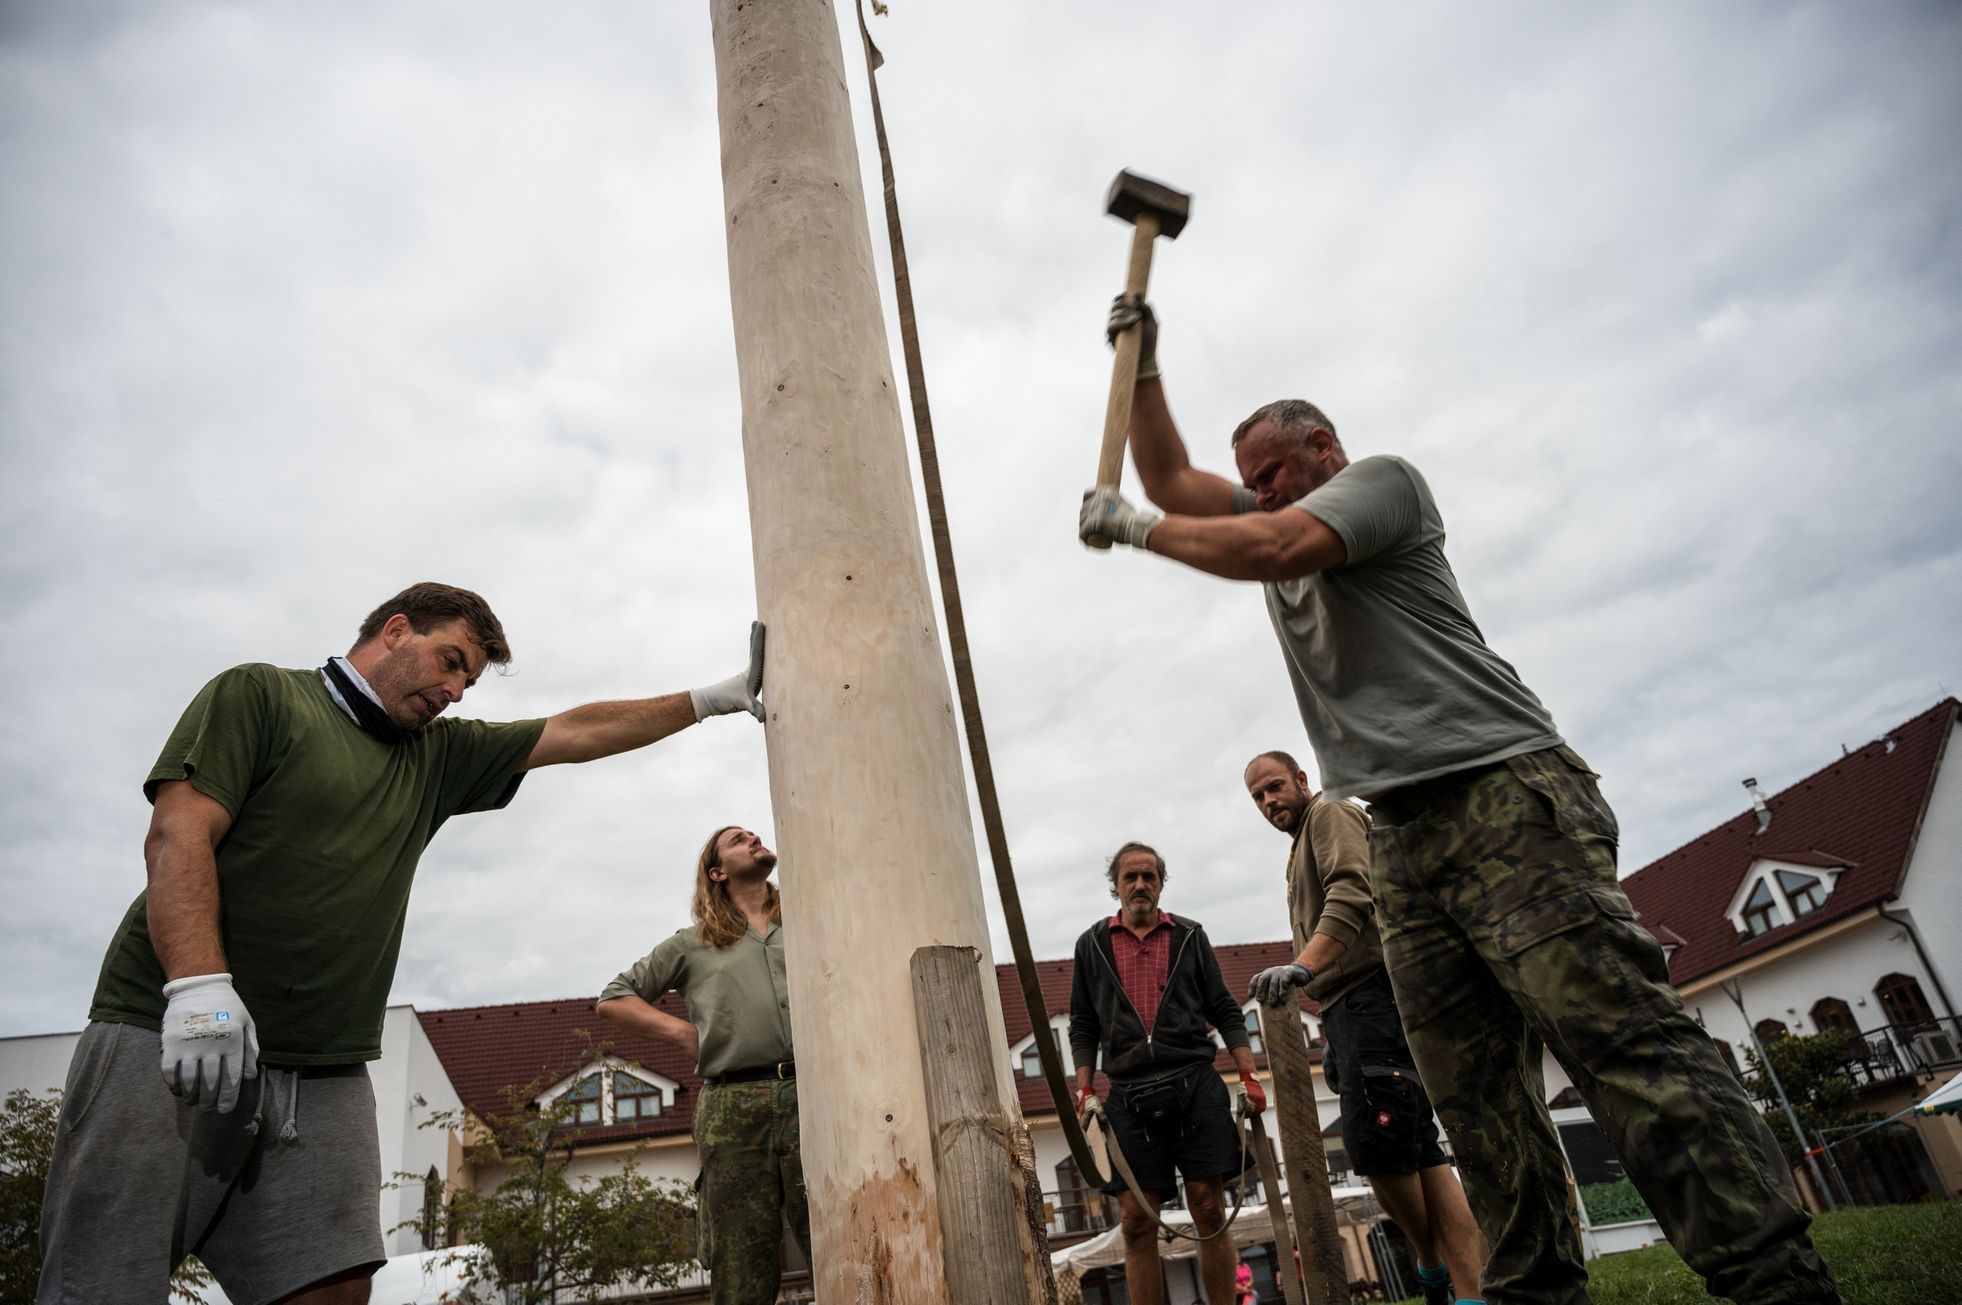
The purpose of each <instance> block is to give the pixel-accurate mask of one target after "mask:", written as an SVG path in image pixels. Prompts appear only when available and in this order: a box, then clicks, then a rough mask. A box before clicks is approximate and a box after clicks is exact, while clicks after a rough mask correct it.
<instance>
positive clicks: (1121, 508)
mask: <svg viewBox="0 0 1962 1305" xmlns="http://www.w3.org/2000/svg"><path fill="white" fill-rule="evenodd" d="M1163 520H1164V518H1163V517H1162V516H1160V515H1159V514H1158V513H1156V512H1149V511H1146V510H1145V509H1143V508H1135V507H1132V506H1131V505H1130V504H1129V503H1126V502H1125V501H1124V496H1123V495H1122V494H1120V493H1118V492H1117V487H1116V486H1115V485H1099V486H1097V488H1095V489H1086V490H1084V491H1083V511H1081V512H1079V513H1078V514H1077V518H1076V537H1077V538H1078V539H1081V540H1082V541H1083V542H1084V543H1086V544H1087V543H1089V542H1090V541H1091V539H1093V538H1096V539H1108V540H1109V541H1110V542H1111V543H1113V544H1129V545H1130V546H1131V547H1133V548H1143V547H1144V546H1145V541H1146V540H1147V539H1150V538H1151V531H1152V528H1153V527H1154V526H1156V525H1157V524H1158V523H1159V522H1160V521H1163Z"/></svg>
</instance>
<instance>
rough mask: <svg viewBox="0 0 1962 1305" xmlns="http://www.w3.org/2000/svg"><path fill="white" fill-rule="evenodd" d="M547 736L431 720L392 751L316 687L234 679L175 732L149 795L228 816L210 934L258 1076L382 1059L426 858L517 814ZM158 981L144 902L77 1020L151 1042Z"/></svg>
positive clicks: (260, 672)
mask: <svg viewBox="0 0 1962 1305" xmlns="http://www.w3.org/2000/svg"><path fill="white" fill-rule="evenodd" d="M544 729H545V722H544V721H542V720H531V721H520V722H517V723H515V724H498V723H493V722H490V721H481V720H457V719H454V718H451V717H441V718H439V719H437V720H433V721H431V722H430V723H429V724H428V725H426V726H425V727H423V728H422V729H421V730H419V731H417V732H416V734H415V737H413V738H411V739H409V740H408V741H406V742H403V743H394V744H390V743H383V742H381V741H380V740H378V739H375V738H374V737H372V736H371V735H369V734H367V733H365V732H363V731H362V729H361V727H360V726H358V725H356V724H355V723H354V722H353V721H352V720H350V719H348V716H347V713H346V712H344V711H342V710H341V708H340V707H339V706H337V705H336V704H335V702H334V699H333V697H332V696H331V695H330V694H329V693H328V692H327V686H326V684H325V682H323V681H322V679H321V677H320V672H319V671H317V670H284V669H281V668H279V667H274V666H266V665H259V664H255V665H249V666H235V667H233V668H232V669H231V670H228V671H225V672H224V673H222V674H220V675H219V676H218V677H217V678H216V679H214V680H212V681H211V682H210V683H209V684H207V685H205V686H204V688H203V690H202V691H200V692H199V694H198V696H197V697H196V698H195V699H194V700H193V701H192V703H191V705H190V706H189V707H188V708H186V709H185V711H184V714H183V716H182V718H181V719H179V721H178V722H177V728H176V729H175V730H173V731H171V735H170V739H169V741H168V742H166V743H165V744H164V748H163V752H162V753H161V754H159V756H158V757H157V764H156V765H155V766H153V767H152V768H151V770H150V773H149V776H148V778H146V779H145V780H144V783H143V792H144V795H145V796H146V797H148V798H149V799H150V800H151V801H153V802H154V801H155V800H156V793H157V786H158V785H159V784H163V783H167V782H170V781H174V780H188V781H189V782H190V784H191V787H193V788H195V789H196V790H197V791H198V792H200V793H202V794H204V795H205V796H206V797H208V798H211V799H213V800H214V801H216V802H217V803H218V804H219V805H221V806H223V807H224V808H225V811H226V812H227V813H228V814H229V815H230V816H231V818H232V825H231V829H230V831H229V832H227V833H226V835H225V838H224V841H223V842H221V843H220V844H219V845H218V849H217V854H216V859H217V863H218V896H219V902H220V908H221V909H220V916H219V922H218V927H219V934H220V937H221V939H222V940H223V943H224V948H225V956H226V959H227V963H228V965H229V967H230V970H231V975H232V984H233V986H234V987H235V988H236V989H237V990H238V995H239V999H240V1000H241V1001H242V1002H244V1003H245V1008H246V1009H247V1010H248V1011H250V1012H251V1013H252V1020H253V1024H254V1026H255V1027H256V1029H257V1030H258V1035H259V1059H260V1060H262V1061H264V1062H266V1063H267V1064H272V1065H340V1064H348V1063H351V1062H354V1061H362V1060H374V1059H376V1058H377V1057H379V1056H380V1055H381V1031H382V1016H383V1012H384V1011H385V1010H386V1009H387V1007H388V990H389V985H390V984H391V983H392V982H393V980H394V978H395V960H396V956H397V953H398V952H399V951H400V950H401V946H402V927H403V923H404V921H405V920H406V919H407V917H408V910H409V889H410V886H411V885H412V884H413V882H414V880H415V874H416V865H417V863H418V862H419V861H420V860H421V859H422V852H423V848H424V847H426V846H427V845H428V843H429V840H430V839H431V838H433V837H435V835H436V831H437V830H439V829H441V828H442V827H443V825H444V823H445V822H446V821H448V820H449V818H450V817H451V816H455V815H461V814H463V813H464V812H471V811H494V810H496V809H498V808H499V807H502V806H503V805H504V804H505V803H507V802H509V801H510V800H511V797H512V795H513V794H514V793H516V792H517V790H518V783H519V781H520V780H522V779H523V778H524V766H525V762H526V760H527V759H528V758H529V757H530V756H531V750H532V748H533V747H534V746H535V745H536V744H537V742H538V736H539V735H540V734H541V733H543V732H544ZM163 984H164V973H163V967H162V965H160V964H159V963H158V961H157V954H156V949H155V948H154V947H153V946H152V944H151V941H150V927H149V894H148V892H147V891H146V892H141V893H138V894H137V895H136V900H135V902H133V903H131V905H130V908H129V910H128V911H127V912H126V913H125V914H124V916H123V921H122V924H121V925H120V926H119V927H118V928H117V930H116V934H115V937H114V938H113V939H112V940H111V941H110V944H109V950H108V953H107V955H105V956H104V957H103V960H102V973H101V977H100V978H99V979H98V980H97V982H96V989H95V999H94V1001H93V1002H91V1003H90V1007H89V1018H90V1019H92V1020H104V1021H108V1022H110V1023H118V1024H134V1025H137V1026H138V1027H141V1028H146V1029H154V1028H156V1027H157V1026H158V1024H159V1022H160V1021H161V1019H162V1017H163V1013H164V1005H165V1002H164V997H163Z"/></svg>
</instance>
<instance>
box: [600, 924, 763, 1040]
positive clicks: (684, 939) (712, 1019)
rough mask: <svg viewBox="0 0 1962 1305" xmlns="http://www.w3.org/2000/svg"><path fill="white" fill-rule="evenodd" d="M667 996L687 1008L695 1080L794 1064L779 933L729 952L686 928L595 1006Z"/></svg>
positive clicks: (754, 937)
mask: <svg viewBox="0 0 1962 1305" xmlns="http://www.w3.org/2000/svg"><path fill="white" fill-rule="evenodd" d="M669 989H675V990H677V991H679V992H680V993H681V998H682V1000H683V1001H685V1002H687V1003H688V1022H689V1023H690V1024H693V1025H694V1026H695V1036H696V1038H697V1040H698V1042H699V1043H700V1049H699V1053H698V1056H697V1059H696V1062H695V1072H696V1073H697V1074H700V1075H701V1076H702V1077H703V1078H715V1077H717V1076H719V1075H722V1074H728V1073H732V1072H734V1071H735V1070H739V1069H757V1068H760V1067H762V1066H765V1065H775V1064H778V1063H780V1062H782V1061H786V1060H792V1059H795V1056H794V1055H793V1053H792V1049H791V1043H790V980H789V978H788V977H787V975H786V973H785V970H784V961H783V926H782V925H780V924H773V925H771V926H770V932H769V933H767V934H758V933H757V932H756V930H754V929H750V930H748V931H746V932H745V933H744V934H743V936H742V937H741V938H738V939H737V940H736V941H735V942H732V943H730V944H729V945H728V946H727V947H709V946H706V945H704V944H703V942H702V939H701V935H699V934H697V933H696V932H695V930H694V929H693V928H692V927H691V928H687V929H680V930H677V931H676V932H675V934H674V936H673V937H670V938H667V939H665V940H663V941H662V942H661V944H660V945H659V946H657V947H656V948H655V949H654V950H653V951H651V952H649V953H647V955H645V956H643V957H641V958H640V959H639V960H637V961H635V962H634V963H633V967H632V968H631V969H629V970H627V971H625V972H624V973H622V974H621V975H619V976H618V977H617V978H615V979H614V980H613V982H611V983H609V984H607V985H606V989H605V991H603V992H601V993H600V995H599V999H600V1000H601V1001H611V1000H612V999H613V998H615V997H629V996H632V997H639V998H640V999H641V1000H642V1001H648V1002H651V1001H654V1000H655V999H656V998H658V997H660V995H661V994H662V993H664V992H667V991H668V990H669Z"/></svg>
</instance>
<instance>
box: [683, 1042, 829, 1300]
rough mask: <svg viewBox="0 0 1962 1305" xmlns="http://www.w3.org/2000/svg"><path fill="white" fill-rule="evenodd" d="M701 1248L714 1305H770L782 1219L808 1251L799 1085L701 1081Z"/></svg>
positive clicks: (769, 1081)
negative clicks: (799, 1143) (709, 1083)
mask: <svg viewBox="0 0 1962 1305" xmlns="http://www.w3.org/2000/svg"><path fill="white" fill-rule="evenodd" d="M695 1149H696V1151H697V1152H698V1153H699V1154H700V1156H701V1161H702V1174H701V1177H699V1178H697V1179H696V1180H695V1188H696V1192H695V1202H696V1203H695V1208H696V1212H697V1215H698V1217H699V1220H700V1233H701V1246H700V1255H701V1261H702V1263H703V1264H705V1265H707V1266H708V1271H709V1299H710V1300H711V1301H713V1302H714V1305H772V1302H774V1301H775V1300H776V1298H777V1286H778V1284H779V1282H780V1281H781V1280H782V1270H781V1267H780V1265H779V1261H778V1250H779V1248H780V1247H781V1245H782V1243H783V1225H784V1223H785V1221H786V1220H787V1221H788V1222H789V1224H790V1231H791V1233H792V1235H793V1236H795V1237H796V1238H797V1245H798V1248H799V1249H801V1250H802V1251H803V1252H804V1260H805V1262H806V1263H809V1262H810V1258H811V1210H810V1206H809V1205H807V1204H806V1203H805V1200H804V1165H803V1161H802V1160H801V1159H800V1158H799V1154H798V1150H797V1084H796V1082H795V1081H794V1080H776V1079H764V1080H762V1081H760V1082H755V1083H726V1084H722V1085H720V1086H710V1087H704V1088H703V1089H702V1095H701V1099H700V1100H699V1101H698V1102H697V1103H696V1105H695Z"/></svg>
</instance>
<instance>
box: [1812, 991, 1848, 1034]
mask: <svg viewBox="0 0 1962 1305" xmlns="http://www.w3.org/2000/svg"><path fill="white" fill-rule="evenodd" d="M1808 1014H1810V1015H1811V1016H1812V1027H1813V1028H1815V1029H1817V1030H1818V1031H1819V1032H1821V1033H1848V1034H1853V1035H1854V1036H1858V1034H1859V1032H1860V1022H1859V1021H1858V1020H1856V1019H1854V1018H1853V1008H1852V1007H1851V1006H1848V1005H1847V1004H1846V1003H1845V1002H1843V1001H1841V1000H1840V999H1839V998H1837V997H1821V998H1820V999H1819V1000H1818V1001H1815V1002H1813V1003H1812V1009H1811V1010H1810V1011H1809V1012H1808Z"/></svg>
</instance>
